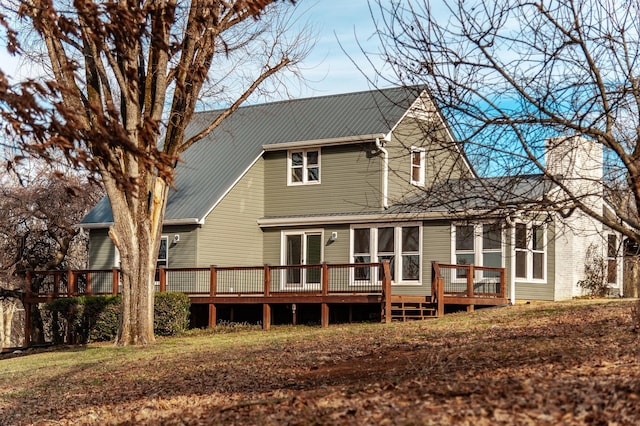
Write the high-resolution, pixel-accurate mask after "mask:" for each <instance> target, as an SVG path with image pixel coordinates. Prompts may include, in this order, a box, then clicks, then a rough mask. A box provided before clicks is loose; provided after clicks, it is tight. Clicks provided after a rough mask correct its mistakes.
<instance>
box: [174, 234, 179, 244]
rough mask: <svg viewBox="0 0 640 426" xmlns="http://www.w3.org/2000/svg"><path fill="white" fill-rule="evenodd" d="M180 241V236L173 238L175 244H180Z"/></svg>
mask: <svg viewBox="0 0 640 426" xmlns="http://www.w3.org/2000/svg"><path fill="white" fill-rule="evenodd" d="M178 241H180V234H176V235H174V236H173V244H178Z"/></svg>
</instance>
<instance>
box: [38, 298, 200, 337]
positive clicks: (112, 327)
mask: <svg viewBox="0 0 640 426" xmlns="http://www.w3.org/2000/svg"><path fill="white" fill-rule="evenodd" d="M121 303H122V298H121V297H120V296H82V297H65V298H61V299H56V300H54V301H52V302H49V303H47V304H46V305H45V311H46V314H47V315H46V316H47V317H48V319H49V321H50V324H51V334H52V339H53V342H54V343H80V344H82V343H88V342H100V341H108V340H113V339H115V337H116V335H117V333H118V327H119V325H120V311H121ZM189 306H190V301H189V296H187V295H186V294H184V293H157V294H156V295H155V307H154V318H155V319H154V332H155V334H157V335H159V336H172V335H176V334H180V333H183V332H184V331H185V330H186V329H187V327H188V326H189Z"/></svg>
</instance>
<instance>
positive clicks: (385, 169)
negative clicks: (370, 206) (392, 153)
mask: <svg viewBox="0 0 640 426" xmlns="http://www.w3.org/2000/svg"><path fill="white" fill-rule="evenodd" d="M376 148H378V149H379V150H380V152H381V153H382V207H383V208H384V209H387V208H389V151H387V150H386V149H385V147H384V142H381V141H380V138H376Z"/></svg>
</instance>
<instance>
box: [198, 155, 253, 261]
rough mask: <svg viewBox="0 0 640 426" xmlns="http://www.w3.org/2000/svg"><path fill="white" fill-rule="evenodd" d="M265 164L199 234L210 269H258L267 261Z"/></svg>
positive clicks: (202, 255) (241, 184) (203, 258)
mask: <svg viewBox="0 0 640 426" xmlns="http://www.w3.org/2000/svg"><path fill="white" fill-rule="evenodd" d="M263 176H264V161H263V160H262V159H260V160H258V161H257V162H256V163H255V164H254V165H253V167H251V169H250V170H249V171H248V172H247V173H246V174H245V175H244V176H243V177H242V178H241V179H240V181H239V182H238V183H237V184H236V185H235V186H234V187H233V189H232V190H231V191H230V192H229V193H228V194H227V195H226V196H225V197H224V198H223V199H222V201H221V202H220V203H219V204H218V205H217V206H216V208H215V209H214V210H213V211H212V212H211V213H210V214H209V216H207V218H206V219H205V223H204V225H203V226H202V228H201V229H200V230H199V232H198V257H197V262H196V261H195V259H194V264H196V263H197V265H198V266H201V267H206V266H209V265H218V266H258V265H262V264H263V263H264V261H263V242H262V241H263V233H262V231H261V230H260V228H259V227H258V224H257V219H258V218H260V217H262V216H263V215H264V213H263V212H264V186H263Z"/></svg>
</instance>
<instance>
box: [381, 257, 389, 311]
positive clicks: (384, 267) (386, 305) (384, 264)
mask: <svg viewBox="0 0 640 426" xmlns="http://www.w3.org/2000/svg"><path fill="white" fill-rule="evenodd" d="M382 270H383V272H384V274H383V278H382V295H383V300H384V322H385V323H386V324H391V269H389V261H388V260H383V261H382Z"/></svg>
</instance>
